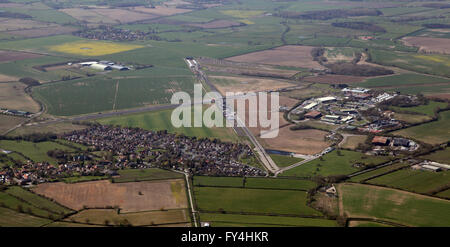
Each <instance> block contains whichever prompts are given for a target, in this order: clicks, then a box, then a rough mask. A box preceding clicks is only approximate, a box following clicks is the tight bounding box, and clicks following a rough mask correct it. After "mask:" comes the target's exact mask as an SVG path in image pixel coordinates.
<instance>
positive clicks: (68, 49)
mask: <svg viewBox="0 0 450 247" xmlns="http://www.w3.org/2000/svg"><path fill="white" fill-rule="evenodd" d="M142 47H143V46H140V45H130V44H120V43H112V42H102V41H76V42H70V43H64V44H61V45H55V46H50V47H49V50H51V51H56V52H62V53H68V54H75V55H80V56H101V55H109V54H114V53H119V52H124V51H129V50H134V49H138V48H142Z"/></svg>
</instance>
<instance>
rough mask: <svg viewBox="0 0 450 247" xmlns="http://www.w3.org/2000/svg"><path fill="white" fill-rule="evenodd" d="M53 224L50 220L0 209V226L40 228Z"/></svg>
mask: <svg viewBox="0 0 450 247" xmlns="http://www.w3.org/2000/svg"><path fill="white" fill-rule="evenodd" d="M50 222H52V221H51V220H49V219H45V218H39V217H35V216H31V215H29V214H23V213H18V212H17V211H14V210H11V209H8V208H3V207H0V226H2V227H39V226H43V225H46V224H48V223H50Z"/></svg>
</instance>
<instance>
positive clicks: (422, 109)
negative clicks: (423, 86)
mask: <svg viewBox="0 0 450 247" xmlns="http://www.w3.org/2000/svg"><path fill="white" fill-rule="evenodd" d="M447 106H448V103H444V102H436V101H430V102H429V103H428V104H427V105H419V106H414V107H398V106H391V107H390V108H391V109H392V110H393V111H395V112H413V113H419V114H424V115H427V116H431V117H434V114H435V111H436V110H437V109H439V108H440V109H444V108H447Z"/></svg>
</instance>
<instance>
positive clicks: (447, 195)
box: [436, 189, 450, 199]
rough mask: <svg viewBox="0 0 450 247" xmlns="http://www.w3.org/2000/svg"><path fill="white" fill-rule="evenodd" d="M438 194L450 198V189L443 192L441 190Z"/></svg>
mask: <svg viewBox="0 0 450 247" xmlns="http://www.w3.org/2000/svg"><path fill="white" fill-rule="evenodd" d="M436 196H439V197H443V198H447V199H450V189H448V190H445V191H442V192H439V193H437V194H436Z"/></svg>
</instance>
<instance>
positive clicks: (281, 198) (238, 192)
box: [194, 187, 321, 216]
mask: <svg viewBox="0 0 450 247" xmlns="http://www.w3.org/2000/svg"><path fill="white" fill-rule="evenodd" d="M194 196H195V198H196V202H197V206H198V209H199V210H200V211H201V212H202V211H207V212H223V211H225V212H227V213H232V212H234V213H241V212H243V213H255V214H269V213H270V214H272V215H274V214H279V215H286V214H287V215H302V216H307V215H308V216H320V215H321V213H320V212H318V211H316V210H314V209H312V208H310V207H308V206H307V205H306V192H304V191H288V190H261V189H242V188H213V187H196V188H194Z"/></svg>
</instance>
